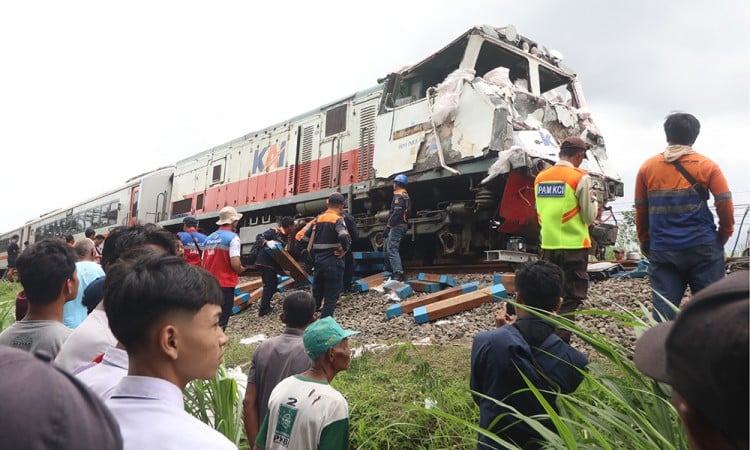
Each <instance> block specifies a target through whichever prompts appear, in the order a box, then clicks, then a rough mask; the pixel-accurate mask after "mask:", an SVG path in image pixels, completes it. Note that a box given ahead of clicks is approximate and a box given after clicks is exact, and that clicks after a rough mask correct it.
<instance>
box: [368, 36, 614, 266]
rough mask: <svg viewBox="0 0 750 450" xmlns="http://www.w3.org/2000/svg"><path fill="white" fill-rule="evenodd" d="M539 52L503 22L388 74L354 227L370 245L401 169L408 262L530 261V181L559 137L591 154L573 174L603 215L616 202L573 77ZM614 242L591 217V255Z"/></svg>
mask: <svg viewBox="0 0 750 450" xmlns="http://www.w3.org/2000/svg"><path fill="white" fill-rule="evenodd" d="M540 48H543V47H540V46H539V45H537V44H536V43H534V42H533V41H530V40H529V39H528V38H525V37H523V36H520V35H518V34H517V33H516V32H515V30H514V29H512V27H510V26H509V27H505V28H489V27H481V28H474V29H472V30H469V31H468V32H467V33H465V34H464V35H462V36H461V37H459V38H458V39H457V40H455V41H454V42H452V43H451V44H449V45H448V46H446V47H445V48H444V49H442V50H441V51H439V52H437V53H435V54H433V55H431V56H430V57H429V58H427V59H426V60H424V61H422V62H420V63H418V64H416V65H414V66H411V67H409V68H407V69H404V70H402V71H400V72H398V73H393V74H390V75H389V76H388V78H386V80H385V88H384V91H383V97H382V100H381V103H380V111H379V114H378V117H377V119H376V123H377V128H376V139H375V155H374V160H373V161H374V164H373V167H374V170H375V183H374V185H375V186H376V189H373V190H371V191H370V195H369V201H370V204H371V207H370V208H368V209H369V210H370V215H369V217H368V218H366V220H363V221H361V223H362V224H363V225H364V226H363V233H362V234H363V236H365V237H367V238H369V239H370V241H371V243H372V245H373V247H378V246H379V245H380V244H381V242H382V235H381V232H382V230H383V229H384V226H385V222H384V221H385V220H386V219H387V207H388V202H389V200H390V198H389V197H390V192H389V188H388V186H389V185H390V182H391V180H392V179H393V177H394V176H395V175H397V174H400V173H403V174H406V175H408V177H409V180H410V182H409V194H410V197H411V199H412V205H413V214H412V219H411V220H410V222H411V226H410V230H409V235H410V236H411V239H410V241H411V244H410V245H407V250H406V252H407V253H410V254H411V255H410V256H414V257H415V258H421V259H422V260H424V261H425V262H431V261H437V260H440V259H441V258H447V259H465V258H475V259H476V258H483V257H485V252H487V251H496V250H500V252H494V253H492V252H491V254H492V255H493V256H492V257H490V256H489V255H490V254H487V255H488V259H503V257H504V255H508V254H509V255H510V260H514V258H515V257H516V256H517V255H515V254H516V253H518V252H532V253H535V252H536V251H537V250H538V244H539V225H538V223H537V216H536V209H535V200H534V189H533V182H534V178H535V177H536V175H537V174H538V173H539V172H540V171H541V170H543V169H544V168H546V167H549V166H550V165H552V164H554V163H555V162H556V161H557V158H558V152H559V143H560V142H562V140H563V139H565V138H566V137H569V136H578V137H581V138H582V139H584V141H586V142H587V143H588V145H589V147H590V149H589V151H588V152H587V153H588V159H587V160H586V161H585V162H584V164H583V165H582V167H581V168H583V169H584V170H587V171H588V172H589V174H590V175H591V176H592V180H593V186H594V190H595V194H596V196H597V198H598V200H599V202H600V205H602V206H603V208H604V209H603V210H605V211H606V204H607V202H608V201H612V200H614V199H615V198H617V197H621V196H622V195H623V184H622V181H621V180H620V177H619V175H617V173H616V172H615V171H614V170H612V168H611V167H610V166H609V163H608V159H607V154H606V148H605V145H604V138H603V137H602V135H601V133H600V132H599V130H598V129H597V127H596V125H595V124H594V122H593V121H592V119H591V117H590V114H589V112H588V110H587V109H586V106H585V100H584V97H583V94H582V91H581V86H580V83H579V81H578V80H577V78H576V76H575V74H574V73H573V72H572V71H570V70H568V69H566V68H564V67H562V66H561V64H560V62H561V55H560V54H559V53H558V52H555V51H547V50H546V49H544V50H540ZM378 186H379V187H380V188H379V189H378V188H377V187H378ZM610 216H611V215H610ZM609 220H612V221H614V219H613V218H610V219H609ZM616 235H617V227H616V223H614V222H611V223H610V222H608V221H607V220H606V218H603V217H600V218H599V219H598V220H597V222H596V223H595V224H594V226H593V227H592V238H593V240H594V242H596V246H595V247H596V248H595V250H596V252H597V253H601V249H603V248H604V247H605V246H607V245H612V244H613V243H614V240H615V238H616ZM402 250H403V249H402ZM498 255H501V256H500V257H498Z"/></svg>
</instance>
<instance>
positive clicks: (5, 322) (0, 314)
mask: <svg viewBox="0 0 750 450" xmlns="http://www.w3.org/2000/svg"><path fill="white" fill-rule="evenodd" d="M22 289H23V288H22V287H21V284H20V283H10V282H8V281H0V331H2V330H4V329H6V328H8V327H9V326H11V324H13V322H15V321H16V296H17V295H18V293H19V292H21V290H22Z"/></svg>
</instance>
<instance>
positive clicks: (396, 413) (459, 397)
mask: <svg viewBox="0 0 750 450" xmlns="http://www.w3.org/2000/svg"><path fill="white" fill-rule="evenodd" d="M469 357H470V349H468V348H465V347H455V346H414V345H412V344H401V345H398V346H396V347H391V348H389V349H386V350H383V351H377V352H365V353H364V354H362V356H360V357H358V358H356V359H354V360H353V361H352V364H351V366H350V368H349V370H347V371H345V372H341V373H339V374H338V375H337V376H336V378H335V379H334V380H333V383H332V384H333V386H334V387H335V388H336V389H338V390H339V391H340V392H341V393H342V394H343V395H344V397H346V398H347V400H348V401H349V413H350V430H351V448H358V449H373V450H374V449H388V448H391V449H402V448H409V449H440V448H444V449H463V448H474V447H476V439H475V433H474V432H473V431H472V430H470V429H467V428H466V427H464V426H462V425H460V424H455V423H451V422H449V421H445V420H441V419H439V418H437V417H435V416H434V415H432V414H430V413H429V411H430V409H426V408H425V403H426V402H427V403H429V404H430V406H431V407H432V408H440V409H441V410H443V411H446V412H448V413H450V414H453V415H455V416H458V417H464V418H466V419H467V420H470V421H472V422H476V421H477V420H478V411H477V410H476V407H475V406H474V402H473V401H472V399H471V394H470V392H469V390H468V379H469Z"/></svg>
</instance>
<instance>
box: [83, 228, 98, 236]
mask: <svg viewBox="0 0 750 450" xmlns="http://www.w3.org/2000/svg"><path fill="white" fill-rule="evenodd" d="M95 234H96V231H94V229H93V228H86V231H85V232H84V235H85V236H86V237H87V238H89V239H91V238H92V237H93V236H94V235H95Z"/></svg>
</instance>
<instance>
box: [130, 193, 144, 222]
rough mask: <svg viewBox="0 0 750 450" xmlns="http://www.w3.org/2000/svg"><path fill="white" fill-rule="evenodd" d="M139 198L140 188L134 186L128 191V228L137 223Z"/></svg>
mask: <svg viewBox="0 0 750 450" xmlns="http://www.w3.org/2000/svg"><path fill="white" fill-rule="evenodd" d="M140 197H141V187H140V186H135V187H134V188H133V189H132V190H131V191H130V207H129V208H128V226H133V225H135V224H136V223H138V202H139V200H140Z"/></svg>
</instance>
